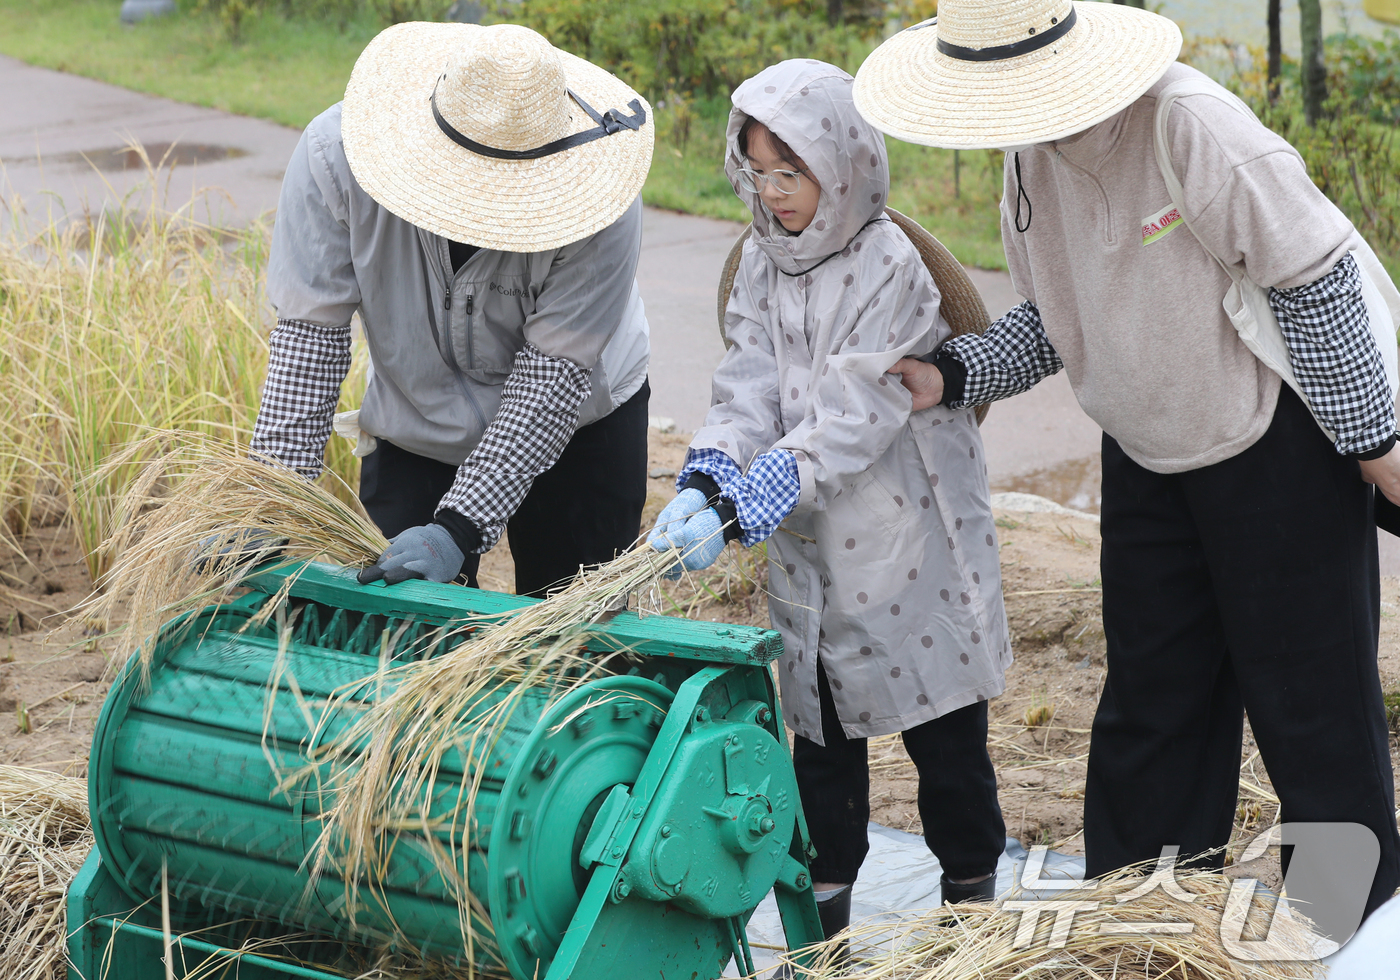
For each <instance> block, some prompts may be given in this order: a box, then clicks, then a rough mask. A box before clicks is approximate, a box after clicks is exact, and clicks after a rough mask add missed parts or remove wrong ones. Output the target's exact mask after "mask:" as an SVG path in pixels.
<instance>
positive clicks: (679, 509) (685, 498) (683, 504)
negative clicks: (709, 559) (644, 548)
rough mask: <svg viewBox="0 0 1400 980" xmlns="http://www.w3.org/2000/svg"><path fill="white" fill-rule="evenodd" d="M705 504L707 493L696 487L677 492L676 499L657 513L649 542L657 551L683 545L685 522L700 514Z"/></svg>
mask: <svg viewBox="0 0 1400 980" xmlns="http://www.w3.org/2000/svg"><path fill="white" fill-rule="evenodd" d="M704 506H705V495H704V494H703V493H701V492H700V491H699V490H696V489H695V488H694V487H691V488H690V489H689V490H682V491H681V492H680V493H678V494H676V496H675V499H674V500H672V501H671V502H670V503H669V504H667V505H666V508H665V510H663V511H662V512H661V513H660V514H658V515H657V518H656V527H654V528H652V529H651V533H650V534H648V535H647V544H649V545H651V546H652V547H653V548H655V549H656V550H657V551H665V550H666V549H668V548H672V547H675V548H679V547H681V546H682V542H681V533H682V531H683V530H684V528H685V522H686V521H687V520H689V519H690V518H691V517H693V516H694V515H696V514H698V513H699V512H700V511H701V509H702V508H704Z"/></svg>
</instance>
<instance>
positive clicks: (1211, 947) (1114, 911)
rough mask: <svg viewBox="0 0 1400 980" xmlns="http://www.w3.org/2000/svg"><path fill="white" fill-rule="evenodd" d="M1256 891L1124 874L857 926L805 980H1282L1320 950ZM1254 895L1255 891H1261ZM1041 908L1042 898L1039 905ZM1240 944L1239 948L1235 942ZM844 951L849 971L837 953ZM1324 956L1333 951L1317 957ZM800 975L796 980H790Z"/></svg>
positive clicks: (1290, 914) (1299, 972)
mask: <svg viewBox="0 0 1400 980" xmlns="http://www.w3.org/2000/svg"><path fill="white" fill-rule="evenodd" d="M1254 888H1255V885H1254V882H1252V881H1245V880H1234V879H1230V878H1226V877H1224V876H1223V875H1219V874H1212V873H1207V872H1200V871H1182V870H1177V871H1176V872H1175V877H1174V879H1168V880H1159V879H1158V878H1156V877H1155V876H1154V877H1152V878H1146V877H1142V876H1140V875H1136V874H1130V873H1122V874H1119V875H1116V876H1112V877H1108V878H1104V879H1100V880H1098V881H1091V882H1087V883H1086V884H1085V887H1083V888H1080V889H1076V890H1074V891H1066V892H1057V893H1054V894H1053V895H1050V896H1049V898H1048V900H1042V901H1030V900H1028V899H1030V898H1031V896H1029V895H1017V894H1013V895H1012V896H1011V897H1010V899H1009V900H1008V901H1007V902H1005V903H1004V904H1002V905H1000V906H997V905H958V906H944V907H943V908H941V909H933V910H924V911H918V912H904V913H898V914H897V918H896V919H894V920H893V921H886V920H883V919H872V920H868V921H866V922H864V923H857V924H855V925H854V926H852V927H851V929H850V930H849V932H847V933H845V934H843V936H842V937H840V938H838V939H837V940H833V941H832V942H829V943H827V944H826V945H825V946H824V947H822V948H821V952H820V957H819V963H818V965H817V966H816V968H815V969H814V970H813V972H812V973H810V974H808V975H809V976H810V977H812V980H835V978H837V977H849V976H859V977H861V978H862V980H1021V978H1034V980H1104V978H1113V980H1265V978H1268V980H1290V978H1295V977H1296V978H1300V980H1301V978H1308V980H1311V978H1312V977H1314V976H1315V975H1316V974H1315V972H1314V970H1315V967H1316V963H1315V962H1314V961H1315V960H1316V958H1317V955H1318V953H1319V952H1322V951H1325V949H1323V948H1321V947H1319V946H1318V945H1317V944H1318V943H1319V942H1323V941H1321V940H1319V938H1318V937H1317V936H1316V935H1315V934H1314V933H1313V932H1312V930H1311V929H1310V928H1309V927H1308V923H1307V920H1306V919H1305V918H1304V917H1303V916H1301V915H1299V914H1298V913H1297V912H1296V911H1293V910H1288V909H1286V908H1284V907H1281V906H1280V905H1279V903H1278V902H1277V901H1276V900H1274V899H1272V897H1270V896H1262V897H1254V896H1253V890H1254ZM1261 891H1262V890H1261ZM1040 897H1041V898H1045V896H1043V895H1042V896H1040ZM1241 935H1243V937H1245V938H1240V937H1241ZM843 941H849V943H850V949H851V955H852V956H853V957H854V958H855V960H856V962H855V963H854V964H848V963H846V962H845V961H844V957H843V954H842V952H841V949H840V944H841V943H842V942H843ZM1327 948H1332V947H1330V946H1329V947H1327ZM797 975H798V976H801V975H802V974H801V973H798V974H797Z"/></svg>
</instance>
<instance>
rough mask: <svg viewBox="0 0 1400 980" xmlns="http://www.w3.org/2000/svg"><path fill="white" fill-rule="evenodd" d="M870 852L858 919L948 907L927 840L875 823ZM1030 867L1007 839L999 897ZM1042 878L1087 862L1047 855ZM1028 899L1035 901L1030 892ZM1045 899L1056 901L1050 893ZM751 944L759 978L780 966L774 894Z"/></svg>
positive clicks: (854, 905) (1080, 872) (732, 973)
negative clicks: (941, 890) (777, 952)
mask: <svg viewBox="0 0 1400 980" xmlns="http://www.w3.org/2000/svg"><path fill="white" fill-rule="evenodd" d="M869 830H870V853H869V854H868V855H867V856H866V858H865V863H864V864H863V865H861V868H860V880H859V881H857V882H856V886H855V891H854V892H853V893H852V895H851V918H852V919H853V920H858V919H869V918H877V917H881V916H883V917H886V918H888V919H890V920H892V921H893V920H897V919H898V918H899V913H900V912H907V911H909V910H918V909H932V908H937V907H938V906H939V905H941V904H943V897H942V895H940V894H939V888H938V879H939V877H940V876H941V875H942V873H943V869H942V868H941V867H939V864H938V859H937V858H936V857H934V856H933V855H932V854H930V853H929V849H928V846H927V845H926V844H924V839H923V838H922V837H916V836H915V835H914V834H907V833H905V832H904V831H901V830H892V829H890V828H889V827H882V826H880V825H879V824H876V823H872V824H870V827H869ZM1025 863H1026V849H1025V848H1024V847H1022V846H1021V842H1020V841H1018V840H1016V839H1014V838H1011V837H1008V838H1007V839H1006V852H1005V853H1004V854H1002V856H1001V861H1000V863H999V864H998V865H997V895H998V896H1001V895H1004V894H1005V893H1006V892H1008V891H1010V890H1011V886H1012V884H1013V882H1015V881H1016V880H1018V879H1019V877H1020V875H1021V870H1022V868H1024V867H1025ZM1041 877H1042V878H1057V877H1063V878H1074V879H1079V880H1082V879H1083V877H1084V859H1083V858H1081V857H1074V856H1071V855H1068V854H1059V853H1057V852H1055V851H1051V852H1049V853H1048V854H1047V855H1046V858H1045V868H1044V871H1043V872H1042V873H1041ZM1025 897H1027V898H1032V897H1035V896H1034V893H1029V892H1028V893H1026V894H1025ZM1045 897H1047V898H1050V897H1053V896H1051V895H1046V896H1045ZM749 943H750V944H751V945H753V958H754V965H755V966H757V967H758V969H759V972H760V974H763V973H766V972H767V971H768V970H769V969H771V968H772V966H773V965H774V964H776V963H777V959H776V956H775V954H774V952H773V951H772V950H770V949H766V948H764V947H769V946H778V947H783V948H786V945H787V944H786V942H785V941H784V938H783V924H782V920H781V919H780V918H779V917H778V904H777V902H776V901H775V900H774V898H773V895H772V894H771V893H770V894H769V895H768V897H767V898H765V899H764V900H763V903H762V904H761V905H759V907H758V909H757V910H756V911H755V912H754V914H753V918H752V919H750V920H749ZM725 976H728V977H737V976H739V972H738V971H737V970H735V968H734V964H733V963H732V962H731V963H730V964H729V969H728V971H726V973H725Z"/></svg>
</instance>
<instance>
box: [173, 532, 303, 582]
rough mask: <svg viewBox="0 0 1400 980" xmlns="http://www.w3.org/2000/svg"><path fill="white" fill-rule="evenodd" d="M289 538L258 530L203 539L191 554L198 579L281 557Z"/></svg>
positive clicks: (191, 566) (192, 566)
mask: <svg viewBox="0 0 1400 980" xmlns="http://www.w3.org/2000/svg"><path fill="white" fill-rule="evenodd" d="M286 546H287V539H286V538H279V537H277V536H276V535H274V534H272V533H270V532H268V531H264V530H263V529H261V528H256V527H240V528H225V529H224V530H222V531H217V532H215V533H214V534H211V535H209V537H207V538H204V539H203V540H202V541H200V542H199V544H198V545H196V546H195V548H194V551H193V552H191V554H190V568H191V569H193V570H194V572H195V574H197V575H211V574H216V573H220V572H225V573H226V572H231V571H233V570H234V569H235V568H238V567H240V566H242V565H261V564H262V563H263V562H265V561H270V560H272V559H273V558H276V557H277V556H278V555H280V554H281V553H282V549H283V548H285V547H286Z"/></svg>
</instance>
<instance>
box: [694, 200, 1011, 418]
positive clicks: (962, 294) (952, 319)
mask: <svg viewBox="0 0 1400 980" xmlns="http://www.w3.org/2000/svg"><path fill="white" fill-rule="evenodd" d="M885 214H886V215H887V216H888V217H889V219H890V220H891V221H893V222H894V223H895V224H896V225H898V226H899V229H900V231H902V232H904V234H905V235H907V236H908V237H909V240H910V241H911V242H913V243H914V247H915V248H916V249H918V251H919V258H921V259H923V260H924V267H925V268H926V269H928V271H929V275H931V276H933V282H934V285H936V286H937V287H938V292H939V294H940V296H941V298H940V300H939V304H938V312H939V313H940V314H942V316H943V319H944V320H946V321H947V322H948V326H950V327H951V328H952V329H953V336H954V337H957V336H959V335H961V334H965V333H975V334H980V333H983V332H985V331H986V329H987V327H988V325H989V324H990V323H991V317H989V316H988V315H987V307H986V304H984V303H983V302H982V294H981V293H979V292H978V291H977V287H976V286H974V285H973V284H972V280H971V279H969V278H968V277H967V271H966V270H965V269H963V267H962V265H961V264H960V263H959V262H958V260H957V259H955V258H953V253H952V252H950V251H948V250H947V249H946V248H944V247H943V243H942V242H940V241H939V240H938V239H937V238H934V237H933V236H932V235H930V234H929V233H928V232H927V231H926V230H925V229H924V227H923V225H921V224H919V223H918V222H917V221H915V220H914V219H913V218H911V217H909V216H908V215H905V214H901V213H900V212H898V211H896V210H895V209H894V208H885ZM752 231H753V225H749V227H747V228H745V229H744V231H743V233H742V234H741V235H740V236H739V237H738V238H737V239H736V240H735V242H734V246H733V247H732V248H731V249H730V250H729V256H728V257H727V258H726V259H725V260H724V268H723V269H721V270H720V274H719V297H718V301H719V302H718V305H719V310H718V312H719V336H720V339H721V340H722V341H724V343H725V346H728V345H729V338H728V337H726V336H725V333H724V311H725V310H726V309H727V308H728V307H729V294H730V293H732V292H733V291H734V277H735V276H736V275H738V274H739V260H740V259H741V258H743V255H744V242H745V241H747V240H748V237H749V233H750V232H752ZM988 407H989V406H987V405H979V406H978V407H977V424H978V425H981V424H982V420H983V419H985V418H986V417H987V409H988Z"/></svg>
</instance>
